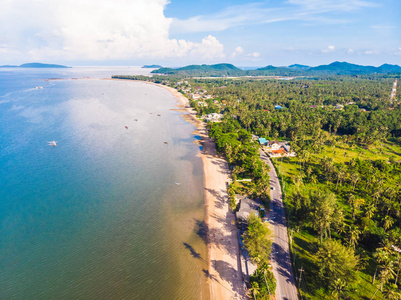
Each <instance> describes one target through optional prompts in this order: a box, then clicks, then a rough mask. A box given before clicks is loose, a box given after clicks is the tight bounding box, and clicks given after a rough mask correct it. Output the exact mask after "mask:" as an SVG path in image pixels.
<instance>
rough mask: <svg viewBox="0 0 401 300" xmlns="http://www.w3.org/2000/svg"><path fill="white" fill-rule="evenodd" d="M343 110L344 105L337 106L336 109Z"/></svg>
mask: <svg viewBox="0 0 401 300" xmlns="http://www.w3.org/2000/svg"><path fill="white" fill-rule="evenodd" d="M343 108H344V105H342V104H337V105H336V109H338V110H342V109H343Z"/></svg>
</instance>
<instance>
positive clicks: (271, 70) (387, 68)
mask: <svg viewBox="0 0 401 300" xmlns="http://www.w3.org/2000/svg"><path fill="white" fill-rule="evenodd" d="M395 72H401V67H399V66H397V65H389V64H384V65H381V66H380V67H372V66H361V65H355V64H350V63H347V62H338V61H336V62H333V63H331V64H329V65H321V66H317V67H313V68H312V67H308V66H303V65H291V66H289V67H274V66H271V65H270V66H267V67H264V68H259V69H257V70H248V71H245V70H241V69H239V68H237V67H235V66H233V65H231V64H216V65H190V66H186V67H182V68H176V69H172V68H160V69H158V70H154V71H152V73H154V74H167V75H180V76H199V77H201V76H208V77H224V76H321V75H362V74H387V73H395Z"/></svg>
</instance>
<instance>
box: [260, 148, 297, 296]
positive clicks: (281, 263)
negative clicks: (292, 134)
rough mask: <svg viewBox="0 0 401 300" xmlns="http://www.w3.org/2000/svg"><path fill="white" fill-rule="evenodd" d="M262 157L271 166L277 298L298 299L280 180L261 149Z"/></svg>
mask: <svg viewBox="0 0 401 300" xmlns="http://www.w3.org/2000/svg"><path fill="white" fill-rule="evenodd" d="M260 158H261V159H262V160H263V161H265V162H266V163H267V164H268V165H269V166H270V172H269V176H270V187H271V191H270V195H271V202H270V224H271V228H272V229H273V233H274V240H273V246H272V253H271V256H270V258H271V264H272V267H273V274H274V277H275V278H276V281H277V287H276V299H277V300H279V299H287V300H297V299H298V293H297V288H296V285H295V281H294V275H293V272H292V266H291V259H290V249H289V244H288V235H287V222H286V219H285V213H284V206H283V196H282V194H281V188H280V181H279V180H278V177H277V173H276V170H275V169H274V166H273V164H272V162H271V161H270V158H269V157H268V156H267V155H266V153H264V152H263V151H262V150H260Z"/></svg>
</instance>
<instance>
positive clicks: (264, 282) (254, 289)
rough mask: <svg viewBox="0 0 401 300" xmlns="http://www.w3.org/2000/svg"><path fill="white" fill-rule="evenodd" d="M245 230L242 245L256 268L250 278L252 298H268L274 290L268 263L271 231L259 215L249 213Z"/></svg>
mask: <svg viewBox="0 0 401 300" xmlns="http://www.w3.org/2000/svg"><path fill="white" fill-rule="evenodd" d="M247 223H248V226H247V230H246V231H245V233H244V234H243V240H244V245H245V247H246V248H247V250H248V253H249V256H250V257H251V260H252V261H253V262H254V263H256V264H257V265H258V268H257V270H256V272H255V274H253V276H252V277H251V278H250V283H251V293H252V295H253V297H254V299H268V297H269V295H274V292H275V290H276V279H275V278H274V275H273V273H272V271H271V268H270V266H269V264H268V261H269V255H270V251H271V246H272V241H271V239H272V232H271V230H270V229H269V227H268V226H267V224H265V223H262V221H261V219H260V217H259V216H258V215H255V214H253V213H252V214H250V215H249V217H248V220H247Z"/></svg>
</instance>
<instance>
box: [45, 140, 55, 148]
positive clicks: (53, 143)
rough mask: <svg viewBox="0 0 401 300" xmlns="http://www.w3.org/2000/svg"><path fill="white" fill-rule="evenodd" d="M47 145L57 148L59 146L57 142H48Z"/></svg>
mask: <svg viewBox="0 0 401 300" xmlns="http://www.w3.org/2000/svg"><path fill="white" fill-rule="evenodd" d="M47 144H48V145H49V146H53V147H56V146H57V142H56V141H51V142H47Z"/></svg>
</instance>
